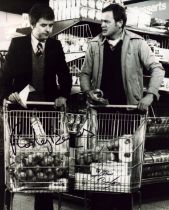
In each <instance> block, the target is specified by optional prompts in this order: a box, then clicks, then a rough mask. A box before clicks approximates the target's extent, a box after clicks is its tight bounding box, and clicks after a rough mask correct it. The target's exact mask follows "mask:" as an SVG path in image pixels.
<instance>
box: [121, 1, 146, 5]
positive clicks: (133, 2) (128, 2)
mask: <svg viewBox="0 0 169 210" xmlns="http://www.w3.org/2000/svg"><path fill="white" fill-rule="evenodd" d="M144 1H149V0H144ZM123 2H124V5H129V4H135V3H139V2H143V0H123Z"/></svg>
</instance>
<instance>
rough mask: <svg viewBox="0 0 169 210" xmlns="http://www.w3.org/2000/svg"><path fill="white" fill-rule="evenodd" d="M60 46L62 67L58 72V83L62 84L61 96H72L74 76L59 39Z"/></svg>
mask: <svg viewBox="0 0 169 210" xmlns="http://www.w3.org/2000/svg"><path fill="white" fill-rule="evenodd" d="M58 46H59V49H58V50H59V64H60V65H59V66H60V69H59V71H58V72H57V74H58V83H59V85H60V96H63V97H65V98H68V97H69V96H70V93H71V88H72V77H71V74H70V70H69V68H68V65H67V63H66V61H65V54H64V52H63V48H62V45H61V43H60V41H58Z"/></svg>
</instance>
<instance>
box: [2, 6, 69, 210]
mask: <svg viewBox="0 0 169 210" xmlns="http://www.w3.org/2000/svg"><path fill="white" fill-rule="evenodd" d="M29 17H30V24H31V28H32V32H31V34H29V35H27V36H24V37H18V38H14V39H13V40H12V41H11V45H10V47H9V51H8V54H7V56H6V61H5V64H4V68H3V71H2V75H1V77H0V86H1V91H0V99H1V102H2V100H3V99H4V98H7V99H8V100H10V101H12V102H15V103H20V104H21V98H20V96H19V92H20V91H21V90H23V89H24V88H25V87H26V86H27V85H28V84H29V85H31V86H32V87H33V88H34V89H35V91H34V92H31V93H30V95H29V98H28V100H36V101H55V106H56V107H61V106H66V100H67V98H68V97H69V95H70V92H71V86H72V79H71V75H70V73H69V69H68V66H67V64H66V61H65V56H64V52H63V49H62V46H61V43H60V41H58V40H55V39H52V38H50V35H51V33H52V29H53V23H54V12H53V10H52V9H51V8H50V7H49V6H47V5H40V4H37V5H34V6H33V7H32V9H31V10H30V14H29ZM18 202H19V203H18ZM34 205H35V207H34ZM28 208H29V210H33V209H35V210H52V209H53V204H52V195H50V194H45V195H44V194H36V196H35V204H34V196H32V195H23V194H22V193H21V194H19V193H18V194H17V193H16V194H14V199H13V208H12V209H13V210H26V209H28Z"/></svg>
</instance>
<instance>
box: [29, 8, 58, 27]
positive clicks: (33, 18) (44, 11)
mask: <svg viewBox="0 0 169 210" xmlns="http://www.w3.org/2000/svg"><path fill="white" fill-rule="evenodd" d="M40 18H44V19H46V20H54V19H55V15H54V12H53V10H52V8H51V7H49V6H48V5H47V4H35V5H33V7H32V8H31V10H30V12H29V19H30V24H31V25H35V24H36V23H37V22H38V20H39V19H40Z"/></svg>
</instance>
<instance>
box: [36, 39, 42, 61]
mask: <svg viewBox="0 0 169 210" xmlns="http://www.w3.org/2000/svg"><path fill="white" fill-rule="evenodd" d="M42 53H43V47H42V43H41V42H39V43H38V44H37V51H36V55H37V56H38V57H39V56H41V55H42Z"/></svg>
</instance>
